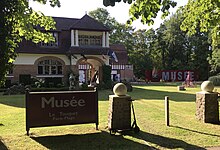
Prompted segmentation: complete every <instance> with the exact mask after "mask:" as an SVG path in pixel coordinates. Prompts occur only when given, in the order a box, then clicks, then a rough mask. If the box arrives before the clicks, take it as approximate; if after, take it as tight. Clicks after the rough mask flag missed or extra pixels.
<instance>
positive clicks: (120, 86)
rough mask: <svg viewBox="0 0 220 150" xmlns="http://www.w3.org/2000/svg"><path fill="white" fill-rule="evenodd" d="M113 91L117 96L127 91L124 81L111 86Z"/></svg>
mask: <svg viewBox="0 0 220 150" xmlns="http://www.w3.org/2000/svg"><path fill="white" fill-rule="evenodd" d="M113 93H114V94H115V95H117V96H123V95H126V93H127V87H126V85H125V84H124V83H117V84H115V86H114V87H113Z"/></svg>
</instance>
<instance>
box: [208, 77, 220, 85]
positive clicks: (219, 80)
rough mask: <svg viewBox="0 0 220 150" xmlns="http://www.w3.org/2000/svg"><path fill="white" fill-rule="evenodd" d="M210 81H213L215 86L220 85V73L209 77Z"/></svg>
mask: <svg viewBox="0 0 220 150" xmlns="http://www.w3.org/2000/svg"><path fill="white" fill-rule="evenodd" d="M208 80H209V81H212V82H213V84H214V85H215V86H220V75H218V76H212V77H209V79H208Z"/></svg>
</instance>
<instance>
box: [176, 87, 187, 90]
mask: <svg viewBox="0 0 220 150" xmlns="http://www.w3.org/2000/svg"><path fill="white" fill-rule="evenodd" d="M177 90H178V91H185V90H186V89H185V86H177Z"/></svg>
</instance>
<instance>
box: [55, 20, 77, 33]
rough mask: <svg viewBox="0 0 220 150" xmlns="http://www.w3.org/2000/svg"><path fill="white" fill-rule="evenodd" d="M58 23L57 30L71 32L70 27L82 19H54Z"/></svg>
mask: <svg viewBox="0 0 220 150" xmlns="http://www.w3.org/2000/svg"><path fill="white" fill-rule="evenodd" d="M53 19H54V21H55V22H56V30H58V31H61V30H70V27H71V26H72V25H73V24H75V23H77V22H78V21H79V20H80V19H76V18H63V17H53Z"/></svg>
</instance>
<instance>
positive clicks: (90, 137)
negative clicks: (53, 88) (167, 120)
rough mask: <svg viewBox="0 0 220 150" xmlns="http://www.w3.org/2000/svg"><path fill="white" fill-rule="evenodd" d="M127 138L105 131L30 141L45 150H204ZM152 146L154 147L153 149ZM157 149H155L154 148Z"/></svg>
mask: <svg viewBox="0 0 220 150" xmlns="http://www.w3.org/2000/svg"><path fill="white" fill-rule="evenodd" d="M129 133H130V134H127V136H131V138H130V139H131V140H130V139H128V138H126V136H122V135H118V134H116V135H114V136H112V135H110V134H109V133H108V132H106V131H101V132H98V133H90V134H79V135H74V134H68V135H59V136H43V137H31V139H33V140H35V141H36V142H38V143H40V144H41V145H43V146H44V147H46V148H47V149H60V150H64V149H65V150H66V149H126V150H127V149H128V150H129V149H131V150H135V149H136V150H142V149H151V150H152V149H154V150H155V149H158V147H160V148H163V149H197V150H198V149H201V150H205V148H202V147H199V146H196V145H192V144H189V143H187V142H184V141H182V140H178V139H174V138H168V137H164V136H160V135H155V134H151V133H146V132H143V131H140V132H139V133H138V134H136V133H133V132H129ZM134 138H137V139H139V140H141V143H138V142H135V140H132V139H134ZM152 145H154V146H155V147H153V146H152ZM156 147H157V148H156Z"/></svg>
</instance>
